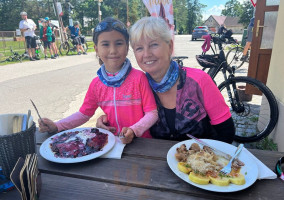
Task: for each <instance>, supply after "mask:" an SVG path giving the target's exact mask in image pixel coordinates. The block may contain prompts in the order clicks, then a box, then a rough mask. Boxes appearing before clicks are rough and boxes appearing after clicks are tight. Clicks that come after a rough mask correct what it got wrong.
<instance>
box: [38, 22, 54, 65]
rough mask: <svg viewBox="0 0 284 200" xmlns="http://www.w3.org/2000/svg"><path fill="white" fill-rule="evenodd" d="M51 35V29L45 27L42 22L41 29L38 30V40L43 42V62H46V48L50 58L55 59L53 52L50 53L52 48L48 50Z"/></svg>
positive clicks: (44, 23) (45, 24)
mask: <svg viewBox="0 0 284 200" xmlns="http://www.w3.org/2000/svg"><path fill="white" fill-rule="evenodd" d="M51 35H52V30H51V28H50V27H49V26H48V25H47V22H46V21H45V20H43V21H42V27H41V28H40V39H41V40H42V41H43V46H44V55H45V60H47V48H48V49H49V53H50V58H51V59H55V57H54V55H53V53H54V52H53V51H52V48H50V47H51V40H52V39H51Z"/></svg>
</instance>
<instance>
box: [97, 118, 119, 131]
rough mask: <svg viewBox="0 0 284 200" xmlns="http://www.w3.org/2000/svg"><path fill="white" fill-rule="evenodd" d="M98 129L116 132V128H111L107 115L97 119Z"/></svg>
mask: <svg viewBox="0 0 284 200" xmlns="http://www.w3.org/2000/svg"><path fill="white" fill-rule="evenodd" d="M96 127H97V128H102V129H106V130H108V131H110V132H112V133H115V131H116V128H115V127H112V126H109V123H108V119H107V115H102V116H100V117H99V118H98V119H97V123H96Z"/></svg>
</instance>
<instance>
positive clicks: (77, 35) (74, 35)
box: [65, 21, 87, 55]
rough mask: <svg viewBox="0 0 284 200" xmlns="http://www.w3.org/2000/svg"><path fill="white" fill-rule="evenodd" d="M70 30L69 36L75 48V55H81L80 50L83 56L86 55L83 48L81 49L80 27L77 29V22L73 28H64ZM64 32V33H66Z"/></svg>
mask: <svg viewBox="0 0 284 200" xmlns="http://www.w3.org/2000/svg"><path fill="white" fill-rule="evenodd" d="M67 29H68V30H70V34H71V39H73V41H74V43H75V45H76V48H77V53H78V55H81V52H80V50H81V51H82V52H83V54H85V55H86V54H87V53H86V52H85V50H84V48H83V47H82V42H81V38H80V35H81V31H80V27H79V22H77V21H75V22H74V25H73V26H68V27H67V28H66V30H67ZM66 30H65V31H66Z"/></svg>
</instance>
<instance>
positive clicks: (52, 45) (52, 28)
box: [44, 17, 59, 58]
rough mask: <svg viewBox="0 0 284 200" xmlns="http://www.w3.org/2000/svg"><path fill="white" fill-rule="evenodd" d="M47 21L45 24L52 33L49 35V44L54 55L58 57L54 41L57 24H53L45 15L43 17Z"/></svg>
mask: <svg viewBox="0 0 284 200" xmlns="http://www.w3.org/2000/svg"><path fill="white" fill-rule="evenodd" d="M44 19H45V20H46V22H47V25H48V26H49V27H50V28H51V31H52V35H51V39H52V40H51V43H50V46H51V48H52V50H53V52H54V57H55V58H56V57H59V55H58V48H57V46H56V42H55V31H56V30H57V28H58V27H57V26H55V25H54V24H52V23H50V20H49V17H46V18H44Z"/></svg>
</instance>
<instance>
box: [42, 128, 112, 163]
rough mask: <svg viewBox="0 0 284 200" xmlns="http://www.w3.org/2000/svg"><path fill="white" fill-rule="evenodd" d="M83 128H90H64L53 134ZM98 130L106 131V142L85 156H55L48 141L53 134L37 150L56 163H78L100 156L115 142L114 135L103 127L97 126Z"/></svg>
mask: <svg viewBox="0 0 284 200" xmlns="http://www.w3.org/2000/svg"><path fill="white" fill-rule="evenodd" d="M84 129H91V128H89V127H88V128H74V129H70V130H66V131H62V132H60V133H57V134H55V135H61V134H63V133H65V132H74V131H81V130H84ZM98 129H99V130H100V132H102V133H106V134H108V143H107V144H106V145H105V146H104V148H103V150H101V151H98V152H94V153H92V154H89V155H86V156H82V157H77V158H59V157H55V156H54V153H53V152H52V150H51V149H50V143H51V141H52V140H51V138H53V137H54V136H55V135H53V136H51V137H49V138H48V139H46V140H45V141H44V142H43V143H42V144H41V146H40V149H39V152H40V155H41V156H42V157H43V158H45V159H46V160H49V161H52V162H56V163H78V162H84V161H87V160H91V159H94V158H97V157H100V156H101V155H103V154H105V153H107V152H108V151H110V150H111V149H112V147H113V146H114V144H115V136H114V135H113V134H112V133H111V132H109V131H107V130H104V129H101V128H98Z"/></svg>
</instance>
